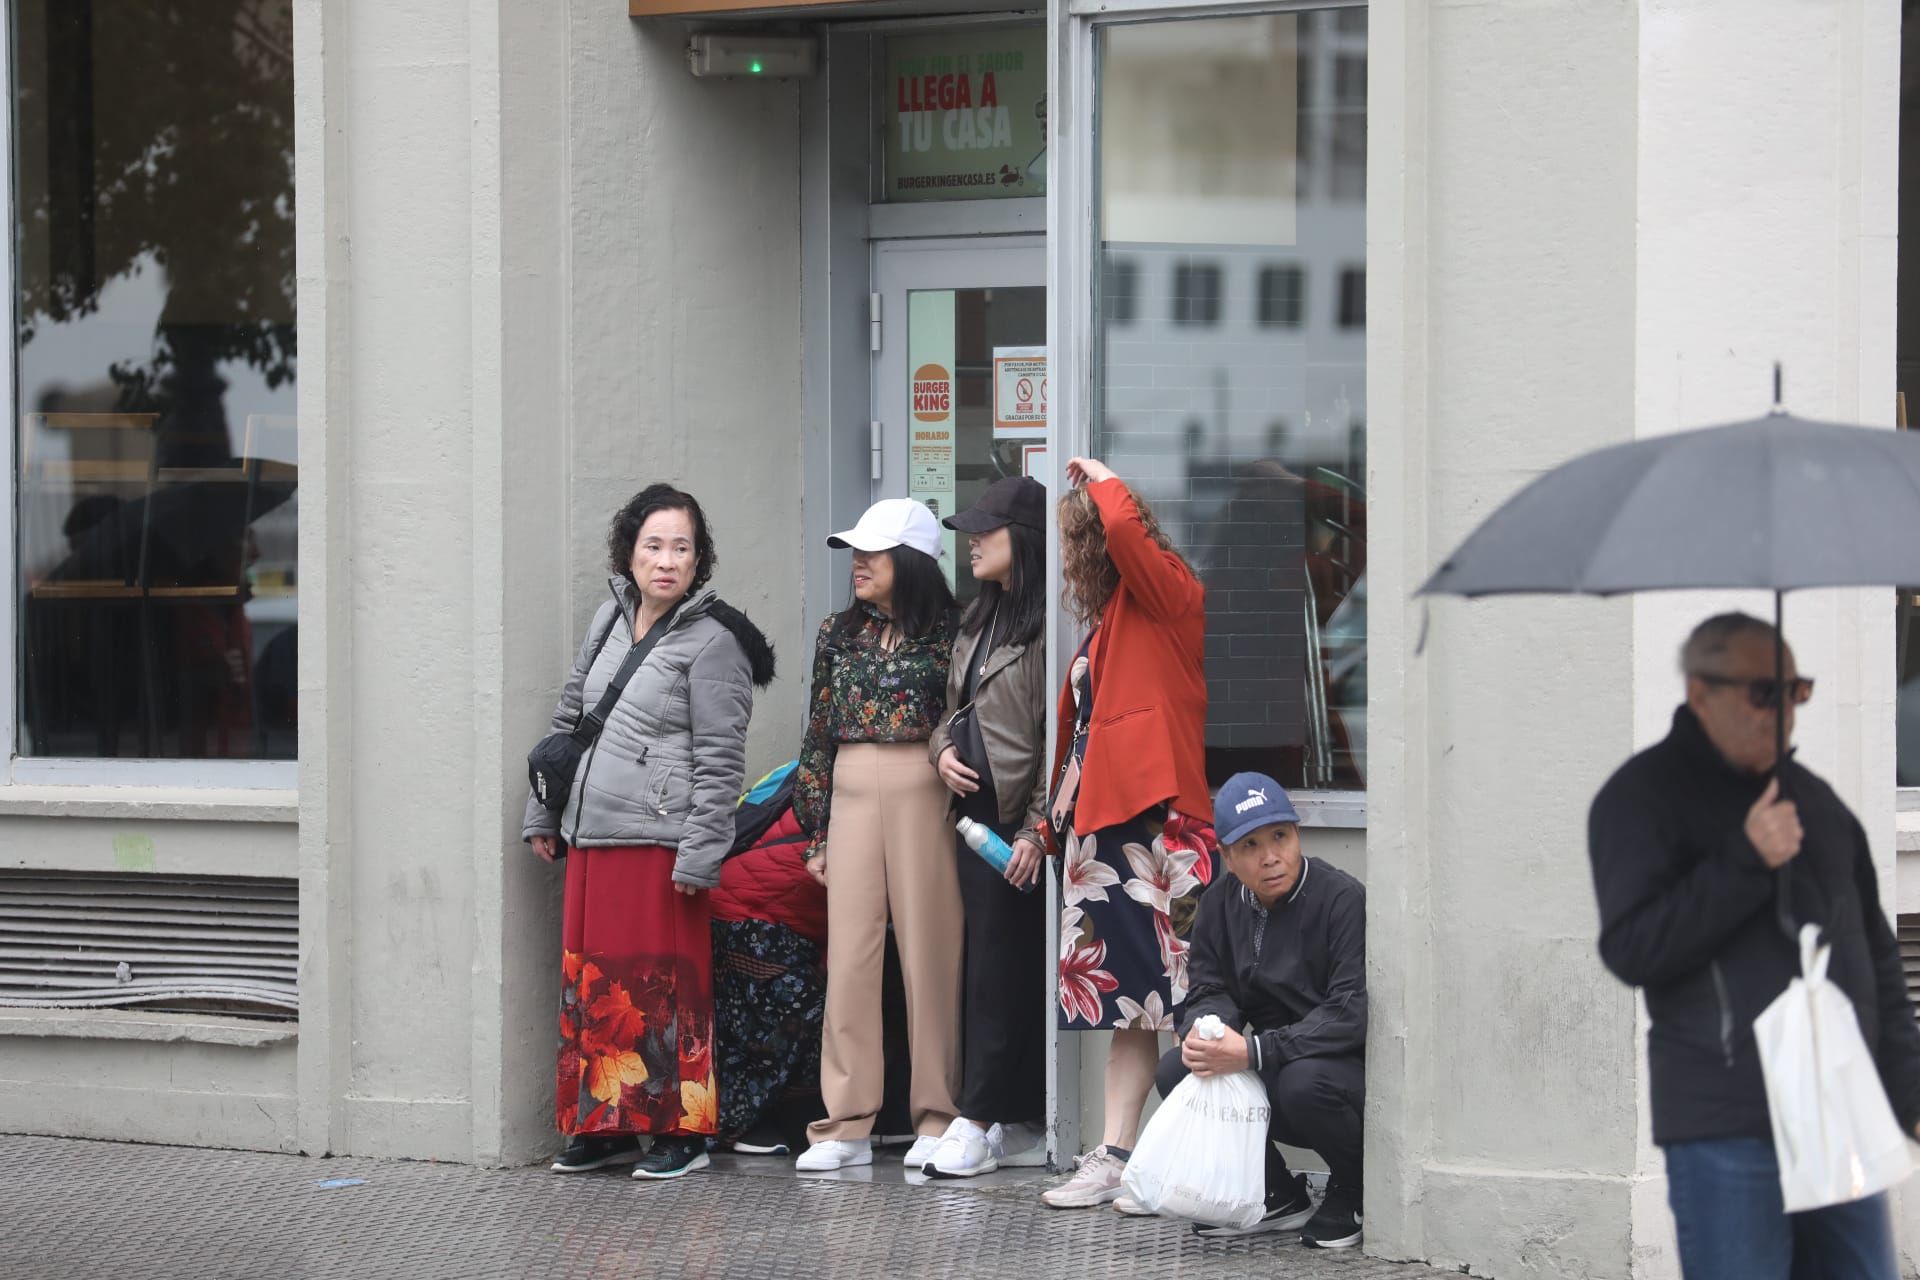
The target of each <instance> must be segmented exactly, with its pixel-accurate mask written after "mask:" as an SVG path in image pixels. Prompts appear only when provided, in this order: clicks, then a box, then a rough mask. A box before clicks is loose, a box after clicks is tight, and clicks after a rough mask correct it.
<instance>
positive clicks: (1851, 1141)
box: [1753, 925, 1913, 1213]
mask: <svg viewBox="0 0 1920 1280" xmlns="http://www.w3.org/2000/svg"><path fill="white" fill-rule="evenodd" d="M1832 950H1833V949H1832V947H1830V946H1823V945H1822V944H1821V943H1820V930H1819V928H1818V927H1817V926H1815V925H1806V926H1804V927H1802V928H1801V930H1800V976H1799V977H1798V978H1795V979H1794V980H1793V981H1792V982H1790V983H1788V984H1787V989H1786V990H1785V991H1783V992H1781V993H1780V998H1779V999H1777V1000H1775V1001H1774V1002H1773V1003H1772V1004H1770V1005H1768V1006H1767V1008H1766V1010H1765V1011H1764V1012H1763V1013H1761V1015H1760V1016H1759V1017H1757V1018H1755V1019H1754V1020H1753V1038H1754V1039H1755V1041H1757V1042H1758V1043H1759V1046H1760V1070H1761V1074H1762V1075H1764V1076H1765V1077H1766V1081H1767V1110H1768V1111H1769V1112H1771V1113H1772V1116H1773V1149H1774V1153H1775V1155H1776V1156H1777V1157H1778V1159H1779V1161H1780V1193H1781V1196H1782V1197H1783V1198H1784V1199H1785V1201H1786V1209H1787V1212H1788V1213H1799V1212H1802V1211H1803V1210H1807V1209H1821V1208H1825V1207H1826V1206H1827V1205H1834V1204H1847V1203H1849V1202H1851V1201H1854V1200H1863V1199H1865V1198H1866V1197H1868V1196H1870V1195H1874V1194H1876V1193H1877V1192H1881V1191H1885V1190H1886V1189H1887V1188H1888V1187H1891V1186H1893V1185H1894V1184H1895V1183H1897V1182H1899V1181H1900V1180H1901V1179H1903V1178H1905V1177H1906V1176H1907V1174H1908V1173H1910V1172H1912V1169H1913V1165H1912V1161H1911V1160H1910V1159H1909V1157H1908V1153H1907V1137H1906V1134H1904V1133H1902V1132H1901V1131H1900V1125H1899V1122H1898V1121H1896V1120H1895V1119H1894V1118H1893V1108H1892V1107H1890V1106H1889V1105H1887V1092H1886V1090H1885V1088H1883V1087H1882V1086H1881V1084H1880V1073H1879V1071H1878V1070H1876V1069H1875V1067H1874V1065H1873V1057H1872V1055H1871V1054H1869V1053H1868V1052H1867V1043H1866V1041H1865V1040H1864V1039H1863V1038H1862V1037H1861V1035H1860V1022H1859V1019H1858V1018H1857V1017H1856V1016H1855V1015H1854V1011H1853V1002H1852V1001H1851V1000H1849V999H1847V995H1846V993H1845V992H1844V991H1842V990H1840V988H1838V987H1836V986H1834V985H1833V984H1832V983H1831V982H1828V981H1827V960H1828V958H1829V956H1830V955H1831V953H1832Z"/></svg>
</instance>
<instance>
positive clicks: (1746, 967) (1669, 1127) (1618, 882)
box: [1588, 613, 1920, 1280]
mask: <svg viewBox="0 0 1920 1280" xmlns="http://www.w3.org/2000/svg"><path fill="white" fill-rule="evenodd" d="M1680 661H1681V669H1682V671H1683V673H1684V674H1685V676H1686V702H1685V704H1684V705H1682V706H1681V707H1680V708H1679V709H1678V710H1676V711H1675V712H1674V717H1673V729H1672V732H1671V733H1669V734H1668V736H1667V737H1666V739H1665V740H1664V741H1662V742H1660V743H1658V744H1656V745H1655V746H1653V747H1650V748H1649V749H1647V750H1646V751H1643V752H1641V753H1640V754H1639V755H1637V756H1635V757H1634V758H1633V759H1631V760H1629V761H1628V762H1627V763H1626V764H1625V765H1624V766H1622V767H1621V769H1620V770H1619V772H1617V773H1616V774H1614V776H1613V778H1612V779H1611V780H1610V781H1609V782H1608V783H1607V785H1606V786H1605V787H1604V788H1603V789H1602V790H1601V792H1600V794H1599V796H1598V797H1597V798H1596V799H1595V800H1594V803H1593V809H1592V813H1591V815H1590V818H1589V824H1588V852H1589V856H1590V858H1591V860H1592V866H1593V881H1594V888H1595V890H1596V892H1597V894H1598V897H1599V901H1600V954H1601V958H1602V959H1603V960H1604V961H1605V963H1606V965H1607V967H1608V968H1609V969H1610V970H1612V971H1613V973H1614V974H1615V975H1616V976H1618V977H1619V978H1620V979H1621V980H1622V981H1623V982H1626V983H1629V984H1631V985H1633V986H1636V987H1640V988H1641V989H1642V990H1643V991H1644V992H1645V995H1646V1003H1647V1012H1648V1015H1649V1017H1650V1019H1651V1022H1652V1026H1651V1030H1650V1031H1649V1033H1648V1037H1647V1056H1648V1060H1649V1062H1648V1065H1649V1074H1650V1076H1651V1088H1652V1104H1653V1139H1654V1141H1655V1142H1656V1143H1658V1144H1659V1145H1660V1147H1661V1148H1662V1150H1663V1152H1664V1154H1665V1156H1666V1162H1667V1179H1668V1200H1669V1203H1670V1204H1671V1206H1672V1209H1673V1215H1674V1220H1675V1225H1676V1227H1677V1229H1678V1237H1679V1244H1680V1259H1681V1266H1682V1268H1683V1270H1684V1272H1685V1274H1686V1276H1687V1280H1708V1278H1718V1277H1726V1278H1728V1280H1733V1278H1735V1277H1738V1278H1739V1280H1755V1278H1758V1277H1779V1278H1780V1280H1787V1277H1789V1276H1791V1277H1795V1278H1796V1280H1797V1278H1799V1277H1803V1276H1821V1277H1826V1278H1828V1280H1853V1278H1855V1277H1858V1278H1860V1280H1895V1278H1896V1277H1897V1276H1898V1275H1899V1266H1898V1263H1897V1261H1896V1258H1895V1252H1894V1244H1893V1231H1892V1223H1891V1219H1890V1216H1889V1213H1888V1209H1887V1198H1886V1196H1885V1195H1884V1194H1882V1195H1877V1196H1872V1197H1869V1198H1867V1199H1864V1200H1858V1201H1855V1202H1853V1203H1850V1204H1843V1205H1836V1206H1833V1207H1830V1208H1826V1209H1817V1210H1813V1211H1811V1212H1807V1213H1799V1214H1793V1215H1788V1214H1787V1213H1785V1212H1784V1211H1783V1209H1782V1198H1781V1190H1780V1176H1779V1167H1778V1164H1777V1163H1776V1159H1775V1155H1774V1143H1773V1137H1772V1128H1771V1125H1770V1120H1769V1113H1768V1110H1767V1094H1766V1088H1765V1085H1764V1083H1763V1080H1762V1076H1761V1069H1760V1058H1759V1053H1758V1049H1757V1046H1756V1043H1755V1039H1754V1034H1753V1021H1754V1018H1755V1016H1756V1015H1758V1014H1759V1013H1760V1012H1761V1011H1762V1010H1763V1009H1765V1008H1766V1007H1767V1006H1768V1005H1769V1004H1771V1003H1772V1002H1773V1001H1774V999H1775V998H1776V997H1777V996H1779V995H1780V993H1781V992H1782V991H1784V990H1785V989H1786V987H1787V984H1788V983H1789V982H1791V981H1792V980H1793V979H1794V978H1795V977H1797V976H1799V968H1800V957H1799V953H1798V950H1797V947H1796V944H1795V942H1794V941H1793V930H1794V927H1795V926H1797V925H1798V924H1804V923H1808V922H1814V923H1818V924H1820V925H1821V927H1822V930H1823V940H1824V941H1826V942H1828V943H1830V944H1831V946H1832V948H1833V952H1832V961H1831V965H1830V968H1829V969H1828V975H1827V976H1828V978H1829V979H1830V980H1831V981H1832V982H1833V983H1835V984H1836V985H1837V986H1838V987H1839V988H1840V989H1841V990H1842V991H1844V992H1845V993H1846V994H1847V996H1848V997H1849V998H1850V1000H1851V1001H1852V1003H1853V1007H1854V1010H1855V1012H1856V1013H1857V1014H1858V1016H1859V1020H1860V1030H1861V1032H1862V1035H1863V1036H1864V1038H1865V1041H1866V1043H1867V1046H1868V1047H1869V1049H1870V1050H1871V1051H1872V1053H1873V1057H1874V1062H1875V1065H1876V1066H1877V1067H1878V1070H1879V1075H1880V1079H1881V1081H1882V1082H1883V1083H1884V1085H1885V1086H1886V1091H1887V1097H1888V1100H1889V1101H1890V1102H1891V1103H1892V1106H1893V1111H1894V1114H1895V1115H1896V1116H1897V1117H1898V1118H1899V1121H1900V1125H1901V1127H1902V1128H1903V1129H1904V1130H1906V1131H1907V1132H1908V1133H1914V1132H1915V1131H1916V1127H1917V1126H1920V1028H1916V1026H1915V1023H1914V1017H1913V1010H1912V1008H1911V1006H1910V1005H1909V1002H1908V999H1907V991H1906V982H1905V975H1904V972H1903V969H1902V966H1901V961H1900V952H1899V947H1898V944H1897V943H1896V942H1895V940H1894V935H1893V931H1892V930H1891V929H1890V928H1889V927H1888V925H1887V918H1886V914H1885V913H1884V911H1883V910H1882V909H1881V906H1880V896H1879V885H1878V880H1877V878H1876V876H1875V872H1874V867H1873V861H1872V857H1871V855H1870V853H1869V852H1868V847H1867V838H1866V833H1865V832H1864V831H1863V830H1862V829H1861V826H1860V823H1859V821H1858V820H1857V819H1856V818H1855V817H1854V816H1853V814H1852V813H1851V812H1850V811H1849V810H1848V809H1847V807H1846V806H1845V805H1844V804H1843V803H1841V801H1840V799H1839V797H1838V796H1836V795H1835V794H1834V792H1833V790H1832V789H1831V788H1830V787H1828V785H1827V784H1826V783H1825V782H1823V781H1821V779H1820V778H1818V777H1816V776H1815V775H1814V774H1813V773H1811V772H1809V771H1808V770H1807V769H1805V768H1803V767H1802V766H1801V765H1799V764H1798V763H1796V762H1794V761H1793V760H1792V758H1791V755H1790V754H1789V756H1788V758H1787V759H1786V760H1785V761H1784V762H1782V761H1781V759H1780V755H1781V748H1780V745H1779V744H1782V743H1784V742H1786V741H1787V740H1788V738H1789V737H1790V736H1791V734H1792V731H1793V717H1794V709H1795V707H1796V706H1798V705H1799V704H1801V703H1804V702H1806V701H1807V699H1808V698H1810V697H1811V696H1812V694H1813V681H1812V680H1810V679H1807V678H1805V677H1803V676H1801V675H1800V674H1799V671H1798V668H1797V667H1796V665H1795V664H1794V661H1793V655H1792V651H1791V650H1789V649H1785V648H1784V646H1783V645H1781V644H1780V643H1779V638H1778V634H1777V632H1776V631H1775V629H1774V628H1773V627H1772V626H1770V625H1768V624H1767V623H1765V622H1762V621H1760V620H1759V619H1757V618H1753V617H1749V616H1747V615H1746V614H1740V613H1728V614H1721V615H1719V616H1717V617H1713V618H1709V619H1707V621H1705V622H1703V623H1701V624H1700V625H1699V627H1697V628H1696V629H1695V630H1694V632H1693V634H1692V636H1691V637H1689V638H1688V640H1687V642H1686V644H1685V646H1684V647H1683V648H1682V650H1681V655H1680ZM1782 877H1784V879H1785V882H1786V888H1785V889H1784V891H1781V890H1779V888H1778V885H1777V881H1778V880H1779V879H1780V878H1782ZM1788 917H1790V918H1788Z"/></svg>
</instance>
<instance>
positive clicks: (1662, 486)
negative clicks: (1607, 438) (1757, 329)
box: [1419, 366, 1920, 937]
mask: <svg viewBox="0 0 1920 1280" xmlns="http://www.w3.org/2000/svg"><path fill="white" fill-rule="evenodd" d="M1779 395H1780V371H1779V368H1778V366H1776V367H1775V369H1774V400H1775V408H1774V411H1773V412H1772V413H1770V414H1768V415H1767V416H1766V417H1764V418H1756V419H1753V420H1751V421H1748V422H1734V423H1729V424H1727V425H1726V426H1720V427H1707V428H1703V429H1701V430H1698V431H1683V432H1679V433H1677V434H1674V435H1666V436H1656V437H1653V438H1652V439H1647V440H1636V441H1634V442H1632V443H1631V444H1623V445H1616V446H1614V447H1612V448H1608V449H1601V450H1598V451H1596V452H1594V453H1590V454H1586V455H1583V456H1582V457H1579V458H1575V459H1574V460H1573V461H1571V462H1568V463H1566V464H1564V465H1562V466H1559V467H1556V468H1555V469H1553V470H1552V471H1549V472H1548V473H1547V474H1546V475H1543V476H1541V477H1540V478H1539V479H1538V480H1535V481H1534V482H1533V483H1532V484H1530V485H1528V486H1527V487H1526V488H1524V489H1522V490H1521V491H1520V492H1519V493H1517V494H1515V495H1514V496H1513V497H1512V498H1511V499H1509V500H1508V501H1507V502H1506V504H1505V505H1503V506H1502V507H1501V508H1500V509H1499V510H1497V511H1495V512H1494V513H1493V514H1492V515H1491V516H1489V517H1488V518H1487V520H1486V521H1485V523H1483V524H1482V525H1481V526H1480V527H1479V528H1478V529H1476V530H1474V532H1473V533H1472V534H1471V535H1470V536H1469V537H1468V538H1467V540H1466V541H1465V542H1463V543H1461V544H1460V548H1459V550H1457V551H1455V552H1454V553H1453V554H1452V555H1451V556H1449V557H1447V559H1446V560H1445V561H1444V562H1443V563H1442V564H1441V565H1440V567H1439V569H1438V570H1436V571H1435V572H1434V575H1433V576H1432V577H1431V578H1429V579H1428V580H1427V582H1426V585H1425V586H1423V587H1421V588H1420V592H1419V594H1422V595H1460V596H1486V595H1520V594H1563V595H1564V594H1578V595H1599V596H1609V595H1618V594H1621V593H1624V592H1628V591H1663V590H1684V589H1689V588H1703V589H1712V588H1760V589H1764V590H1768V591H1772V592H1773V593H1774V597H1773V616H1774V680H1775V683H1776V685H1778V683H1779V681H1780V679H1781V677H1782V676H1783V675H1784V673H1785V665H1786V664H1785V652H1784V651H1785V647H1786V641H1785V637H1784V636H1783V635H1782V634H1781V616H1780V615H1781V598H1782V596H1783V595H1784V593H1785V592H1787V591H1790V590H1794V589H1797V588H1801V587H1867V586H1881V587H1896V586H1908V585H1916V584H1920V433H1915V432H1906V431H1888V430H1884V429H1880V428H1873V427H1851V426H1840V425H1838V424H1836V423H1831V422H1813V421H1808V420H1806V419H1803V418H1796V417H1793V416H1792V415H1791V414H1788V413H1785V412H1783V411H1781V410H1780V408H1779V405H1778V402H1779ZM1776 696H1777V695H1776ZM1774 723H1775V734H1776V738H1775V744H1776V745H1775V752H1774V759H1775V761H1776V766H1775V767H1776V769H1778V768H1779V765H1780V763H1781V762H1784V761H1785V760H1786V758H1787V749H1786V748H1787V743H1786V718H1785V717H1784V716H1777V717H1776V718H1775V721H1774ZM1792 866H1793V864H1792V863H1788V864H1786V865H1785V866H1783V867H1781V868H1780V869H1779V870H1778V871H1777V872H1776V874H1775V883H1776V887H1777V895H1778V896H1777V910H1778V912H1779V916H1780V921H1781V927H1782V928H1783V929H1784V930H1785V932H1786V933H1787V936H1788V937H1793V936H1794V935H1795V932H1796V931H1795V928H1794V924H1793V916H1792V911H1791V908H1790V903H1789V897H1790V893H1789V889H1788V883H1789V879H1790V877H1791V874H1792Z"/></svg>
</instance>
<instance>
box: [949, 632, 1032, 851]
mask: <svg viewBox="0 0 1920 1280" xmlns="http://www.w3.org/2000/svg"><path fill="white" fill-rule="evenodd" d="M981 638H982V636H981V634H980V633H976V634H974V635H967V634H966V633H965V632H961V633H960V634H958V635H956V636H955V637H954V638H953V670H952V672H951V674H950V675H949V676H948V677H947V714H946V715H944V716H942V717H940V724H939V725H938V726H937V727H936V728H935V729H934V731H933V737H932V739H931V740H930V741H929V742H928V743H927V757H928V758H929V759H930V760H932V761H933V762H934V765H935V767H936V768H937V767H938V766H939V762H940V753H941V752H943V751H945V750H946V749H947V748H948V747H950V746H952V745H953V738H952V736H951V735H950V734H949V733H948V732H947V722H948V721H949V720H951V719H952V718H953V713H954V712H955V711H958V710H959V709H960V706H961V701H960V699H961V696H962V693H963V692H964V690H965V689H966V680H967V667H968V665H969V664H971V663H972V661H973V653H974V650H975V649H977V648H979V647H980V641H981ZM1047 693H1048V689H1047V646H1046V642H1045V641H1044V640H1041V639H1036V640H1034V642H1033V643H1032V644H1002V645H999V646H998V647H996V648H995V649H994V651H993V653H992V655H991V656H990V657H988V659H987V672H986V674H985V675H984V676H981V677H980V678H979V679H978V680H976V681H975V682H974V690H973V697H974V702H975V703H976V704H977V706H976V713H977V715H978V718H979V723H980V736H981V738H982V739H984V740H985V742H986V744H987V767H988V768H989V769H991V770H992V771H993V788H994V792H995V794H996V795H997V797H998V798H999V801H1000V821H1001V822H1003V823H1006V824H1008V825H1012V824H1014V823H1018V824H1019V832H1018V834H1017V837H1016V838H1019V839H1026V840H1031V841H1033V842H1034V843H1035V844H1037V845H1039V846H1040V847H1041V848H1042V849H1045V848H1046V847H1047V845H1046V841H1045V840H1044V839H1043V838H1042V836H1041V823H1042V822H1043V821H1044V820H1045V818H1046V816H1047V769H1046V754H1047ZM955 803H956V804H957V803H958V799H957V798H956V800H955Z"/></svg>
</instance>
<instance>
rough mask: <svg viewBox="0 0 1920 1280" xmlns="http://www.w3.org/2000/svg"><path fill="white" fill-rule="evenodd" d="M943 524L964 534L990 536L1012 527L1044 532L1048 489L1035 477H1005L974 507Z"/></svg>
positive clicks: (997, 481)
mask: <svg viewBox="0 0 1920 1280" xmlns="http://www.w3.org/2000/svg"><path fill="white" fill-rule="evenodd" d="M940 523H941V524H944V525H945V526H947V528H949V529H957V530H959V531H960V532H961V533H988V532H991V531H992V530H994V529H998V528H1000V527H1002V526H1003V525H1009V524H1023V525H1025V526H1026V527H1027V528H1029V529H1033V530H1035V531H1036V532H1038V531H1042V530H1044V529H1045V528H1046V527H1047V487H1046V486H1045V485H1043V484H1041V483H1040V482H1039V481H1038V480H1035V479H1034V478H1033V477H1032V476H1002V477H1001V478H1000V479H998V480H995V481H994V482H993V483H992V484H990V485H988V486H987V491H986V492H985V493H983V494H981V495H980V498H979V500H978V501H976V502H975V503H974V504H973V505H972V506H970V507H968V508H967V509H966V510H965V511H956V512H955V513H954V514H952V515H950V516H948V517H947V518H946V519H945V520H942V521H941V522H940Z"/></svg>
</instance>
